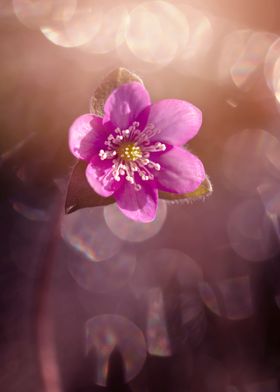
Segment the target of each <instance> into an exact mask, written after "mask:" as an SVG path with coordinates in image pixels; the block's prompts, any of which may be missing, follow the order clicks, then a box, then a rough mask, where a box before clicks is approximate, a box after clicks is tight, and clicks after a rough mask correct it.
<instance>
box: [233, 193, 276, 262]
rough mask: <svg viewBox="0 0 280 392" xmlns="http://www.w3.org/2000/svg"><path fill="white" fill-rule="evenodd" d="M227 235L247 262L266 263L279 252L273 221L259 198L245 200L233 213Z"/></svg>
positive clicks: (235, 249) (234, 248)
mask: <svg viewBox="0 0 280 392" xmlns="http://www.w3.org/2000/svg"><path fill="white" fill-rule="evenodd" d="M227 233H228V238H229V242H230V245H231V247H232V248H233V250H234V251H235V252H236V253H237V254H238V255H239V256H241V257H242V258H244V259H245V260H249V261H264V260H266V259H269V258H271V257H273V256H275V255H276V254H277V253H278V251H279V245H278V243H277V240H276V238H275V234H274V229H273V226H272V224H271V221H270V219H269V218H268V216H267V215H266V212H265V209H264V208H263V206H262V203H261V201H260V200H259V199H257V198H254V199H248V200H245V201H243V202H241V203H240V204H238V205H237V206H236V207H235V208H234V209H233V210H232V211H231V214H230V216H229V220H228V223H227Z"/></svg>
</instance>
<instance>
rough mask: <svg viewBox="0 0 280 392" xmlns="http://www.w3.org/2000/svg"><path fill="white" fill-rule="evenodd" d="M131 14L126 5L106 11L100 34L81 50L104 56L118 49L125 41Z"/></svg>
mask: <svg viewBox="0 0 280 392" xmlns="http://www.w3.org/2000/svg"><path fill="white" fill-rule="evenodd" d="M128 23H129V13H128V11H127V9H126V7H125V6H124V5H117V6H115V7H110V8H109V9H107V10H104V15H103V18H102V23H101V25H100V28H99V31H98V33H97V34H96V35H95V36H94V37H93V39H92V40H90V41H89V42H88V43H87V44H86V45H83V46H81V49H82V50H84V51H87V52H89V53H99V54H104V53H108V52H111V51H113V50H115V49H116V48H118V47H119V46H120V45H121V44H122V43H123V42H124V40H125V32H126V29H127V26H128Z"/></svg>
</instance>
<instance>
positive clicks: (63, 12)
mask: <svg viewBox="0 0 280 392" xmlns="http://www.w3.org/2000/svg"><path fill="white" fill-rule="evenodd" d="M76 7H77V0H59V1H57V0H13V8H14V12H15V15H16V17H17V18H18V20H19V21H20V22H21V23H22V24H24V25H25V26H26V27H28V28H31V29H39V28H40V27H41V26H42V25H46V24H49V23H57V22H58V23H64V22H67V21H68V20H70V19H71V18H72V17H73V15H74V13H75V11H76Z"/></svg>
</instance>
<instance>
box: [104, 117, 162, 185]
mask: <svg viewBox="0 0 280 392" xmlns="http://www.w3.org/2000/svg"><path fill="white" fill-rule="evenodd" d="M158 133H159V131H158V129H156V128H155V127H154V126H153V125H152V124H148V125H147V126H146V128H145V129H144V130H143V131H141V130H140V129H139V123H138V122H136V121H135V122H134V123H133V124H132V125H131V126H130V127H129V128H128V129H125V130H121V129H120V128H117V129H115V131H114V134H110V135H109V136H108V138H107V140H106V141H105V143H104V144H105V145H106V146H107V150H106V151H104V150H103V149H101V150H100V151H99V157H100V159H101V160H105V159H112V160H113V164H112V170H111V171H110V172H109V173H108V174H107V176H108V178H109V177H110V176H112V177H113V178H114V179H115V180H116V181H120V180H121V176H125V179H126V180H127V181H128V182H129V183H130V184H132V185H134V188H135V190H136V191H139V190H140V189H141V185H140V184H137V179H135V173H137V174H138V175H139V177H140V178H141V180H142V181H149V180H153V179H154V174H153V173H152V172H151V170H156V171H159V170H160V169H161V168H160V164H159V163H156V162H153V161H152V160H151V159H150V153H151V152H153V153H156V152H160V151H165V150H166V145H165V144H163V143H161V142H156V143H153V142H151V141H150V139H151V137H153V136H155V135H157V134H158ZM107 176H106V177H107Z"/></svg>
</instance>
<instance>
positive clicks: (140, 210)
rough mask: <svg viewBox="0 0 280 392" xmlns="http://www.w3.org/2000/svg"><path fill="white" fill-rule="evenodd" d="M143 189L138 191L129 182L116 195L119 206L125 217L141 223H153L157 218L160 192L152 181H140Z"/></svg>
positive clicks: (125, 182)
mask: <svg viewBox="0 0 280 392" xmlns="http://www.w3.org/2000/svg"><path fill="white" fill-rule="evenodd" d="M138 183H139V184H141V187H142V188H141V189H140V190H139V191H136V190H135V189H134V186H133V185H131V184H130V183H129V182H128V181H124V184H123V186H121V187H120V188H119V190H118V191H116V193H115V194H114V197H115V199H116V202H117V205H118V207H119V209H120V210H121V211H122V213H123V214H124V215H126V216H127V217H128V218H130V219H132V220H135V221H139V222H151V221H153V220H154V219H155V217H156V211H157V205H158V192H157V189H156V188H155V185H154V183H153V182H152V181H147V182H144V181H140V179H139V181H138Z"/></svg>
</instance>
